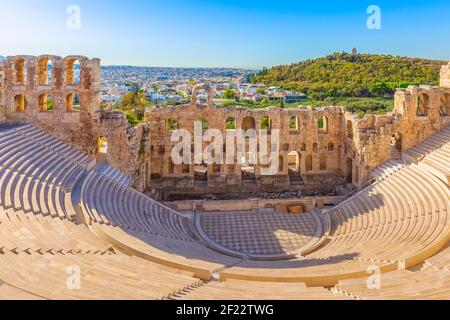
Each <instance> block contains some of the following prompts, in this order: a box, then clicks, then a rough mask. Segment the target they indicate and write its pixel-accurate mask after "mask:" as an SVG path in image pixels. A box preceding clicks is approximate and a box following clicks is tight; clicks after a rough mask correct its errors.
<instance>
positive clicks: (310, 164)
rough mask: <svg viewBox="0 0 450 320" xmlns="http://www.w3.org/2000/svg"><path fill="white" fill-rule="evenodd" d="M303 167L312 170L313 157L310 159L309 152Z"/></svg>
mask: <svg viewBox="0 0 450 320" xmlns="http://www.w3.org/2000/svg"><path fill="white" fill-rule="evenodd" d="M305 169H306V171H312V170H313V159H312V155H310V154H308V155H307V156H306V161H305Z"/></svg>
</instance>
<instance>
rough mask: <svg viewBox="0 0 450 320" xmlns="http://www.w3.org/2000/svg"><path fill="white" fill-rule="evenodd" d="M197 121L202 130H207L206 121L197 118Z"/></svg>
mask: <svg viewBox="0 0 450 320" xmlns="http://www.w3.org/2000/svg"><path fill="white" fill-rule="evenodd" d="M197 121H198V122H200V124H201V128H202V130H208V120H207V119H206V118H199V119H197Z"/></svg>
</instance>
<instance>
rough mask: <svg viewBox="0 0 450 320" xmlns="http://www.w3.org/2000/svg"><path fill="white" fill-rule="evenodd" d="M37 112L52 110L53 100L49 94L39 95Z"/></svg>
mask: <svg viewBox="0 0 450 320" xmlns="http://www.w3.org/2000/svg"><path fill="white" fill-rule="evenodd" d="M38 110H39V112H48V111H53V110H54V100H53V97H52V96H51V95H50V94H48V93H44V94H41V95H39V97H38Z"/></svg>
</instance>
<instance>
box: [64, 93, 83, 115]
mask: <svg viewBox="0 0 450 320" xmlns="http://www.w3.org/2000/svg"><path fill="white" fill-rule="evenodd" d="M74 111H80V97H79V96H78V93H76V92H73V93H69V94H67V95H66V112H74Z"/></svg>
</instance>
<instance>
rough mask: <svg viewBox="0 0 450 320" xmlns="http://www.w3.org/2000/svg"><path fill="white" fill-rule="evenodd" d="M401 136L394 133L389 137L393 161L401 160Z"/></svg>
mask: <svg viewBox="0 0 450 320" xmlns="http://www.w3.org/2000/svg"><path fill="white" fill-rule="evenodd" d="M401 152H402V135H401V133H398V132H397V133H395V134H393V135H392V137H391V158H392V159H394V160H400V159H401V158H402V154H401Z"/></svg>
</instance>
